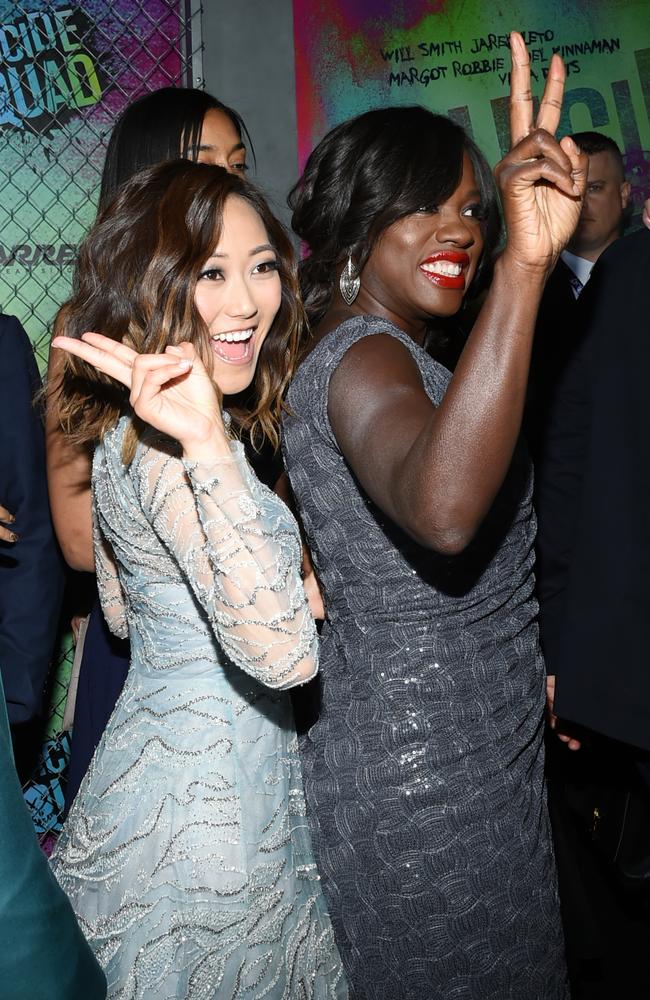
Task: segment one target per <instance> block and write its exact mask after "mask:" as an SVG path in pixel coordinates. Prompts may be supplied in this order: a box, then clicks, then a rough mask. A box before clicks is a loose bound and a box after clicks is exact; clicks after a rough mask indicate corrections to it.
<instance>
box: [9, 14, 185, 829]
mask: <svg viewBox="0 0 650 1000" xmlns="http://www.w3.org/2000/svg"><path fill="white" fill-rule="evenodd" d="M201 66H202V44H201V4H200V2H199V0H81V2H79V3H77V4H72V3H70V2H65V0H53V2H51V0H50V2H43V0H41V2H39V0H17V2H16V0H13V2H8V0H0V309H1V310H2V312H3V313H8V314H10V315H14V316H17V317H18V319H19V320H20V321H21V323H22V324H23V326H24V327H25V329H26V331H27V333H28V335H29V337H30V340H31V341H32V344H33V347H34V351H35V355H36V359H37V362H38V365H39V368H40V370H41V373H44V372H45V369H46V366H47V355H48V349H49V340H50V335H51V326H52V321H53V319H54V316H55V314H56V312H57V309H58V308H59V306H60V305H61V303H62V302H64V301H65V300H66V298H67V297H68V295H69V291H70V284H71V277H72V271H73V266H74V261H75V256H76V250H77V246H78V244H79V243H80V241H81V239H82V238H83V235H84V233H85V231H86V230H87V228H88V226H89V225H90V224H91V222H92V220H93V218H94V214H95V208H96V203H97V196H98V193H99V182H100V177H101V171H102V166H103V162H104V153H105V148H106V144H107V142H108V137H109V135H110V132H111V128H112V126H113V123H114V121H115V119H116V117H117V115H119V113H120V112H121V111H122V109H123V108H124V107H125V106H126V105H127V104H129V103H130V102H131V101H132V100H134V99H135V98H137V97H141V96H143V95H144V94H146V93H148V92H149V91H153V90H158V89H159V88H160V87H167V86H193V85H194V86H200V85H201V83H202V69H201ZM73 655H74V650H73V646H72V642H71V637H70V634H69V632H64V634H63V636H62V640H61V643H60V647H59V652H58V654H57V657H56V662H55V663H54V665H53V670H52V676H51V679H50V692H49V706H50V707H49V713H48V721H47V726H46V732H45V734H44V737H45V741H44V749H43V755H42V759H41V761H40V763H39V766H38V768H37V771H36V773H35V774H34V776H33V777H32V779H31V780H30V781H29V782H28V784H27V786H26V787H25V789H24V791H25V798H26V800H27V802H28V804H29V806H30V809H31V810H32V815H33V817H34V821H35V825H36V828H37V831H38V833H39V835H40V836H41V838H42V841H43V843H44V846H45V847H46V848H47V846H48V841H49V839H50V838H52V837H53V836H54V835H55V834H56V832H57V830H58V828H59V826H60V820H61V810H62V806H63V787H64V780H65V771H66V766H67V759H68V753H69V737H68V734H65V733H63V732H62V724H63V711H64V706H65V701H66V696H67V689H68V682H69V678H70V670H71V664H72V659H73Z"/></svg>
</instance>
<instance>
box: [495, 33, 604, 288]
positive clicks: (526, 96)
mask: <svg viewBox="0 0 650 1000" xmlns="http://www.w3.org/2000/svg"><path fill="white" fill-rule="evenodd" d="M510 48H511V52H512V73H511V85H510V135H511V141H512V147H511V149H510V152H509V153H508V154H507V155H506V156H505V157H504V158H503V160H502V161H501V162H500V163H499V164H498V166H497V168H496V176H497V180H498V182H499V186H500V189H501V199H502V202H503V211H504V215H505V219H506V225H507V230H508V242H507V244H506V248H505V250H504V257H505V256H509V257H510V259H511V261H512V262H513V263H514V264H515V265H517V266H519V267H522V268H523V269H525V270H529V271H534V272H541V273H542V274H547V273H549V272H550V271H551V270H552V268H553V267H554V266H555V262H556V261H557V258H558V256H559V253H560V251H561V250H562V249H563V248H564V246H565V245H566V243H567V242H568V240H569V239H570V237H571V235H572V233H573V231H574V229H575V227H576V225H577V222H578V218H579V216H580V209H581V207H582V199H583V196H584V193H585V189H586V184H587V170H588V157H587V155H586V153H582V152H581V151H580V150H579V149H578V147H577V146H576V144H575V143H574V142H573V140H572V139H571V138H570V137H569V136H565V137H564V138H563V139H561V140H560V142H558V141H557V139H556V138H555V132H556V130H557V127H558V125H559V123H560V114H561V111H562V99H563V96H564V82H565V78H566V71H565V68H564V63H563V62H562V60H561V58H560V57H559V56H558V55H554V56H553V57H552V59H551V63H550V66H549V70H548V76H547V78H546V85H545V87H544V94H543V96H542V101H541V104H540V107H539V112H538V114H537V117H536V118H534V117H533V97H532V94H531V90H530V59H529V56H528V51H527V49H526V46H525V44H524V40H523V38H522V37H521V35H520V34H518V33H517V32H513V33H512V34H511V36H510Z"/></svg>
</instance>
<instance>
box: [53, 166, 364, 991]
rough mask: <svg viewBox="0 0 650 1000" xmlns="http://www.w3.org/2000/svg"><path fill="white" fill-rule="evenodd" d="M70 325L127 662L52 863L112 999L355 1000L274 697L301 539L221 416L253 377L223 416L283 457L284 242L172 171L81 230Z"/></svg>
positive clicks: (296, 597) (288, 286)
mask: <svg viewBox="0 0 650 1000" xmlns="http://www.w3.org/2000/svg"><path fill="white" fill-rule="evenodd" d="M64 323H65V333H66V336H62V337H57V338H55V340H54V342H53V343H54V346H55V347H59V348H63V349H64V350H66V351H67V352H68V353H67V360H66V372H65V375H64V378H63V382H62V386H61V401H62V402H61V413H62V417H63V419H64V421H65V426H66V429H67V431H68V433H69V434H70V435H71V436H72V437H73V439H74V440H76V441H79V442H81V441H93V442H97V447H96V450H95V458H94V463H93V509H94V521H95V551H96V562H97V576H98V583H99V591H100V596H101V600H102V606H103V609H104V613H105V615H106V618H107V620H108V622H109V625H110V627H111V629H112V630H113V631H114V632H115V633H116V634H117V635H120V636H126V635H127V634H128V636H129V638H130V641H131V650H132V659H131V666H130V670H129V676H128V678H127V682H126V686H125V688H124V691H123V693H122V695H121V696H120V698H119V700H118V703H117V706H116V708H115V711H114V713H113V715H112V717H111V719H110V721H109V724H108V727H107V729H106V731H105V734H104V736H103V738H102V740H101V742H100V744H99V746H98V749H97V751H96V753H95V756H94V758H93V761H92V764H91V767H90V769H89V771H88V774H87V775H86V778H85V779H84V782H83V784H82V786H81V789H80V792H79V795H78V796H77V799H76V801H75V804H74V807H73V809H72V810H71V812H70V816H69V818H68V821H67V823H66V825H65V827H64V829H63V832H62V834H61V837H60V840H59V843H58V845H57V849H56V852H55V854H54V856H53V861H52V863H53V866H54V871H55V873H56V875H57V878H58V879H59V881H60V883H61V885H62V886H63V888H64V889H65V890H66V892H67V893H68V895H69V897H70V899H71V901H72V904H73V907H74V909H75V912H76V913H77V916H78V918H79V920H80V923H81V926H82V928H83V930H84V931H85V933H86V935H87V937H88V940H89V941H90V943H91V945H92V947H93V949H94V951H95V953H96V955H97V957H98V959H99V961H100V962H101V964H102V966H103V968H104V969H105V971H106V975H107V979H108V986H109V997H111V998H115V1000H117V998H119V1000H127V998H128V1000H145V998H146V1000H172V998H174V1000H175V998H185V997H188V998H192V1000H213V998H219V1000H221V998H227V997H228V998H230V997H232V998H234V997H246V998H250V1000H254V998H260V1000H261V998H262V997H263V998H265V1000H280V998H286V1000H291V998H303V997H304V998H308V997H313V998H323V1000H325V998H341V997H346V996H347V987H346V983H345V979H344V976H343V973H342V970H341V964H340V959H339V955H338V951H337V948H336V945H335V943H334V939H333V933H332V927H331V924H330V920H329V916H328V914H327V910H326V907H325V904H324V900H323V896H322V893H321V890H320V884H319V880H318V875H317V872H316V870H315V865H314V862H313V856H312V851H311V845H310V841H309V834H308V830H307V826H306V821H305V805H304V799H303V791H302V784H301V775H300V769H299V763H298V758H297V748H296V739H295V731H294V727H293V719H292V714H291V708H290V704H289V697H288V694H287V693H286V692H285V690H284V689H286V688H289V687H291V686H293V685H296V684H300V683H302V682H304V681H306V680H307V679H308V678H309V677H311V676H312V675H313V674H314V672H315V671H316V669H317V651H316V632H315V628H314V623H313V619H312V617H311V614H310V612H309V608H308V605H307V602H306V599H305V595H304V590H303V587H302V583H301V579H300V560H301V552H300V538H299V534H298V530H297V527H296V524H295V522H294V520H293V518H292V516H291V514H290V513H289V511H288V510H287V508H286V507H285V506H284V505H283V503H282V502H281V501H280V500H279V499H278V498H277V497H276V496H275V495H274V494H273V493H271V492H270V491H269V490H267V489H266V488H265V487H264V486H262V485H261V484H260V482H259V481H258V480H257V479H256V478H255V476H254V475H253V474H252V472H251V470H250V468H249V466H248V465H247V463H246V459H245V456H244V453H243V448H242V446H241V444H240V443H239V442H238V441H236V440H234V439H233V438H232V436H231V434H230V432H229V430H228V424H229V421H228V420H225V421H224V419H223V417H222V411H221V400H222V396H226V397H230V396H233V395H235V394H236V393H238V392H241V390H243V389H245V388H246V387H247V386H248V385H249V383H250V382H251V380H252V379H253V377H254V375H255V372H256V370H257V375H256V387H257V392H256V404H255V408H254V409H253V410H252V412H248V413H245V412H242V411H240V410H236V409H233V411H232V418H233V422H234V423H235V424H239V426H246V427H248V428H249V429H250V430H251V431H252V433H253V435H255V434H258V435H262V434H263V435H266V436H267V437H270V438H271V440H276V441H277V422H278V418H279V415H280V410H281V398H282V393H283V391H284V389H285V387H286V383H287V381H288V379H289V377H290V374H291V371H292V368H293V363H294V358H295V351H296V345H297V342H298V338H299V333H300V308H299V306H298V305H297V299H296V279H295V273H294V269H293V259H292V251H291V245H290V243H289V241H288V239H287V237H286V235H285V234H284V232H283V230H282V227H281V226H280V225H279V223H278V222H277V221H276V220H275V219H274V218H273V216H272V215H271V213H270V212H269V210H268V208H267V206H266V204H265V202H264V201H263V199H262V198H261V196H260V195H259V194H258V193H257V192H255V190H254V189H253V188H251V187H250V186H249V185H247V184H245V183H243V182H242V181H241V179H239V178H236V177H233V176H232V175H230V174H228V173H226V171H224V170H222V169H221V168H219V167H213V166H208V165H205V164H194V163H190V162H187V161H178V162H172V163H165V164H162V165H161V166H158V167H155V168H152V169H151V170H148V171H144V172H143V173H141V174H140V175H138V176H137V177H136V178H134V179H133V180H132V181H130V182H129V183H128V184H127V185H126V186H125V187H124V188H123V190H122V192H121V193H120V194H119V195H118V196H117V198H116V199H115V201H114V202H113V203H112V204H111V206H109V207H108V208H107V209H106V211H105V212H104V213H103V214H102V216H101V217H100V219H99V220H98V222H97V224H96V225H95V227H94V228H93V230H92V231H91V233H90V235H89V236H88V238H87V240H86V242H85V244H84V247H83V248H82V252H81V256H80V261H79V265H78V268H77V275H76V285H75V294H74V296H73V298H72V300H71V301H70V303H69V304H68V306H67V307H66V313H65V318H64ZM88 328H91V329H93V330H95V331H101V334H100V333H97V332H96V333H92V334H88V333H84V331H85V330H87V329H88ZM102 334H103V335H102Z"/></svg>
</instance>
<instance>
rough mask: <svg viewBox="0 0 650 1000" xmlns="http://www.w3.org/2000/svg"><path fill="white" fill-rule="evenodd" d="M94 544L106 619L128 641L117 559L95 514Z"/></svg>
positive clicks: (102, 604) (98, 586)
mask: <svg viewBox="0 0 650 1000" xmlns="http://www.w3.org/2000/svg"><path fill="white" fill-rule="evenodd" d="M93 544H94V549H95V571H96V573H97V590H98V592H99V601H100V604H101V606H102V611H103V612H104V618H105V619H106V622H107V624H108V627H109V629H110V630H111V632H112V633H113V634H114V635H116V636H118V638H120V639H127V638H128V635H129V629H128V625H127V620H126V605H125V602H124V594H123V592H122V586H121V584H120V579H119V576H118V575H117V565H116V563H115V557H114V556H113V550H112V549H111V547H110V545H109V543H108V542H107V541H106V539H105V538H104V536H103V535H102V533H101V530H100V527H99V525H98V523H97V515H96V514H95V513H93Z"/></svg>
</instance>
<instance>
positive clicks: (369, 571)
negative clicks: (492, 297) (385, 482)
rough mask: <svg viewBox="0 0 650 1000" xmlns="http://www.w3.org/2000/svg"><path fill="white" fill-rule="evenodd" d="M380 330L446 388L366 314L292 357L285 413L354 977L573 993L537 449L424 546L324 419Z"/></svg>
mask: <svg viewBox="0 0 650 1000" xmlns="http://www.w3.org/2000/svg"><path fill="white" fill-rule="evenodd" d="M375 334H388V335H390V336H392V337H395V338H396V339H398V340H399V341H400V342H401V343H403V344H404V345H405V347H406V348H407V349H408V350H409V351H410V352H411V355H412V356H413V358H414V360H415V362H416V363H417V365H418V368H419V370H420V373H421V376H422V382H423V385H424V387H425V390H426V392H427V394H428V395H429V397H430V399H431V400H432V401H433V402H434V403H436V404H438V403H440V401H441V399H442V397H443V395H444V392H445V389H446V387H447V384H448V382H449V379H450V375H449V372H447V371H446V370H445V369H444V368H442V367H441V366H440V365H438V364H437V363H436V362H435V361H434V360H433V359H432V358H431V357H429V355H428V354H426V352H425V351H423V350H422V349H421V348H420V347H418V346H417V345H416V344H415V343H414V342H413V341H412V340H411V339H410V338H409V337H407V336H406V335H405V334H403V333H402V332H401V331H399V330H398V329H397V328H396V327H393V326H392V325H391V324H390V323H388V322H387V321H386V320H383V319H378V318H376V317H368V316H361V317H355V318H353V319H350V320H347V321H346V322H344V323H343V324H341V325H340V326H339V327H338V328H337V329H335V330H334V331H332V332H331V333H329V334H327V335H326V336H325V337H324V338H323V340H322V341H321V342H320V343H319V344H318V345H317V346H316V347H315V348H314V349H313V350H312V352H311V353H310V354H309V355H308V356H307V358H306V359H305V361H304V362H303V364H302V365H301V367H300V368H299V369H298V372H297V374H296V376H295V378H294V380H293V383H292V386H291V388H290V391H289V394H288V398H287V402H288V406H289V413H288V415H287V416H286V418H285V424H284V431H283V448H284V454H285V464H286V468H287V472H288V474H289V477H290V480H291V485H292V488H293V491H294V495H295V497H296V501H297V504H298V509H299V511H300V514H301V517H302V520H303V524H304V528H305V531H306V534H307V539H308V542H309V545H310V548H311V551H312V553H313V557H314V563H315V566H316V571H317V573H318V576H319V579H320V581H321V585H322V588H323V594H324V599H325V607H326V608H327V622H326V623H325V627H324V629H323V632H322V636H321V655H320V662H321V673H320V677H319V680H320V685H321V692H320V714H319V717H318V719H317V721H316V722H315V723H314V724H313V725H312V726H311V728H310V729H309V730H308V732H307V734H306V735H305V736H304V737H303V738H302V739H301V755H302V761H303V775H304V782H305V792H306V798H307V807H308V816H309V820H310V825H311V829H312V841H313V844H314V850H315V852H316V859H317V863H318V867H319V871H320V873H321V876H322V880H323V889H324V891H325V896H326V898H327V902H328V907H329V912H330V916H331V918H332V922H333V924H334V930H335V934H336V940H337V943H338V946H339V950H340V952H341V957H342V959H343V964H344V966H345V969H346V972H347V975H348V982H349V985H350V991H351V995H352V996H355V997H363V998H368V1000H397V998H399V1000H439V998H445V1000H452V998H454V1000H488V998H489V1000H515V998H516V1000H550V998H553V1000H556V998H564V997H566V996H568V992H567V986H566V973H565V964H564V950H563V940H562V932H561V925H560V915H559V907H558V899H557V891H556V875H555V867H554V859H553V853H552V847H551V842H550V831H549V821H548V815H547V808H546V798H545V791H544V785H543V745H542V735H543V709H544V698H545V680H544V664H543V660H542V657H541V653H540V650H539V644H538V635H537V626H536V624H535V615H536V610H537V606H536V603H535V601H534V599H533V596H532V591H533V540H534V536H535V522H534V516H533V513H532V508H531V486H532V477H531V473H530V468H529V463H528V461H527V459H526V458H525V455H522V454H521V453H517V455H516V456H515V459H514V461H513V464H512V467H511V469H510V472H509V474H508V476H507V479H506V481H505V483H504V485H503V488H502V490H501V492H500V494H499V496H498V497H497V499H496V501H495V503H494V505H493V508H492V509H491V511H490V513H489V514H488V516H487V518H486V519H485V522H484V524H483V525H482V528H481V529H480V531H479V533H478V536H477V537H476V539H475V540H474V541H473V543H472V544H471V545H470V546H469V547H468V549H467V550H466V551H465V552H464V553H463V554H461V555H460V556H455V557H442V556H440V555H437V554H436V553H434V552H432V551H430V550H427V549H425V548H423V547H421V546H418V545H417V544H416V543H415V542H414V541H413V540H412V539H410V538H409V537H408V536H407V535H406V534H405V533H404V532H402V531H401V530H400V529H399V528H398V527H397V526H396V525H395V524H394V523H392V522H391V521H390V520H389V519H388V518H387V517H385V516H384V515H383V513H382V511H381V510H379V509H378V508H377V507H376V506H375V505H374V504H373V502H372V501H371V500H370V498H369V497H368V496H367V495H366V494H365V493H364V491H363V489H362V488H361V486H360V485H359V483H358V482H357V481H356V479H355V477H354V475H353V473H352V471H351V469H350V468H349V466H348V465H347V463H346V461H345V459H344V458H343V456H342V454H341V452H340V451H339V448H338V446H337V443H336V440H335V437H334V434H333V432H332V429H331V426H330V424H329V420H328V415H327V405H328V391H329V382H330V378H331V376H332V374H333V372H334V371H335V369H336V367H337V365H338V364H339V362H340V361H341V359H342V358H343V356H344V354H345V352H346V351H347V350H348V349H349V348H350V346H351V345H352V344H354V343H355V342H356V341H358V340H359V339H360V338H362V337H367V336H372V335H375Z"/></svg>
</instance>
